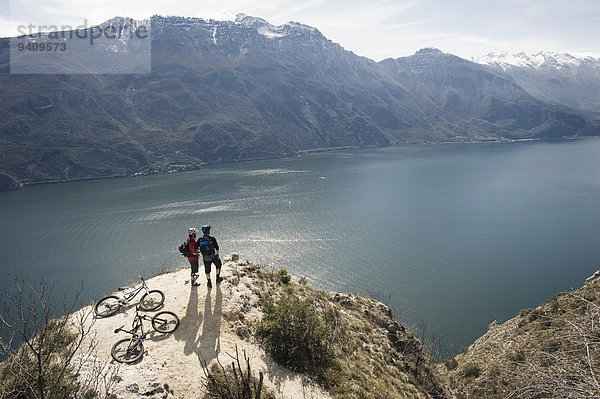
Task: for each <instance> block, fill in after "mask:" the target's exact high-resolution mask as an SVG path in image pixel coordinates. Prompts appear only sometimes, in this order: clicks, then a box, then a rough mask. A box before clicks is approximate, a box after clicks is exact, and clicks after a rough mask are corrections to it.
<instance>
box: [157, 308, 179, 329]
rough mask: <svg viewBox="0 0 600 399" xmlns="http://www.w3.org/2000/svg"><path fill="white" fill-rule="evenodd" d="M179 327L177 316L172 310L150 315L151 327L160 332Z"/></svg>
mask: <svg viewBox="0 0 600 399" xmlns="http://www.w3.org/2000/svg"><path fill="white" fill-rule="evenodd" d="M177 327H179V317H177V315H176V314H175V313H173V312H168V311H166V310H165V311H163V312H158V313H157V314H155V315H154V316H152V328H154V329H155V330H156V331H158V332H160V333H170V332H173V331H175V330H177Z"/></svg>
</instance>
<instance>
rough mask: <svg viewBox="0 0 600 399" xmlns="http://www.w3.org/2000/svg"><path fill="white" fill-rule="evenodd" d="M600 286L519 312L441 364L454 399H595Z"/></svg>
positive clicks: (599, 367)
mask: <svg viewBox="0 0 600 399" xmlns="http://www.w3.org/2000/svg"><path fill="white" fill-rule="evenodd" d="M599 327H600V282H598V281H596V282H593V283H588V284H586V285H585V286H584V287H582V288H580V289H578V290H576V291H573V292H564V293H560V294H558V295H556V296H554V297H553V298H552V299H551V300H550V301H548V302H546V303H545V304H543V305H541V306H539V307H538V308H536V309H524V310H522V311H521V312H520V313H519V315H518V316H517V317H515V318H513V319H511V320H509V321H507V322H506V323H504V324H502V325H497V324H492V325H490V329H489V331H488V332H487V333H486V334H485V335H483V336H482V337H481V338H479V339H478V340H477V341H476V342H475V343H474V344H472V345H471V346H470V347H469V348H467V349H466V350H465V351H464V352H463V353H462V354H460V355H458V356H457V357H456V358H454V359H452V360H449V361H447V362H446V364H445V367H444V366H440V369H443V370H447V375H448V382H449V384H450V386H451V388H452V389H453V391H454V392H455V394H456V396H457V398H512V397H514V398H561V397H565V398H566V397H599V396H600V385H598V383H597V379H596V377H595V373H597V372H598V371H600V356H599V355H600V329H599Z"/></svg>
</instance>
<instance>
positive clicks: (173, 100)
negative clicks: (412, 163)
mask: <svg viewBox="0 0 600 399" xmlns="http://www.w3.org/2000/svg"><path fill="white" fill-rule="evenodd" d="M120 20H122V21H126V19H119V18H117V19H115V21H120ZM113 22H114V21H113ZM151 27H152V29H151V32H152V52H151V62H152V73H150V74H137V75H136V74H133V75H132V74H129V75H98V74H96V75H78V74H70V75H56V74H54V75H16V74H9V73H8V72H9V70H10V57H9V40H8V39H1V40H0V72H4V73H0V87H1V88H2V91H3V94H4V97H5V98H6V99H8V100H7V101H3V102H2V103H1V104H0V183H1V185H2V187H1V188H2V189H8V188H14V187H17V186H18V185H19V184H21V183H34V182H42V181H51V180H68V179H73V178H88V177H105V176H125V175H131V174H135V173H157V172H163V171H169V170H182V169H189V168H196V167H198V166H199V165H201V164H202V163H207V162H221V161H231V160H240V159H253V158H265V157H273V156H283V155H287V154H293V153H295V152H297V151H302V150H311V149H319V148H335V147H346V146H358V147H366V146H382V145H389V144H394V143H410V142H441V141H480V140H512V139H521V138H536V139H538V138H557V137H563V136H565V137H578V136H596V135H598V134H600V127H599V126H600V123H599V122H598V121H597V120H594V118H593V117H591V116H590V115H587V114H583V113H581V112H579V111H574V110H572V109H569V108H568V107H566V106H562V105H556V104H549V103H547V102H544V101H541V100H539V99H537V98H535V97H533V96H532V95H530V94H529V93H527V92H526V91H525V90H523V89H522V88H521V87H519V86H518V85H517V84H516V83H515V82H514V81H513V80H512V79H511V78H510V77H509V76H508V75H506V74H505V73H504V72H500V71H498V72H494V71H492V70H490V69H489V68H486V67H483V66H480V65H478V64H475V63H472V62H469V61H466V60H463V59H460V58H458V57H455V56H451V55H449V54H443V53H441V52H439V51H436V50H427V49H426V50H423V51H420V52H418V53H417V54H415V55H414V56H411V57H404V58H400V59H397V60H385V61H382V62H380V63H376V62H374V61H372V60H370V59H367V58H365V57H360V56H357V55H355V54H354V53H352V52H350V51H347V50H345V49H343V48H342V47H341V46H340V45H339V44H336V43H333V42H331V41H330V40H328V39H327V38H326V37H324V36H323V35H322V34H321V33H320V32H319V31H318V30H317V29H316V28H313V27H309V26H306V25H302V24H299V23H293V22H291V23H288V24H284V25H281V26H273V25H270V24H269V23H267V22H266V21H264V20H262V19H260V18H253V17H249V16H245V15H239V16H238V17H237V19H236V20H235V21H214V20H208V21H207V20H203V19H199V18H180V17H160V16H155V17H152V18H151Z"/></svg>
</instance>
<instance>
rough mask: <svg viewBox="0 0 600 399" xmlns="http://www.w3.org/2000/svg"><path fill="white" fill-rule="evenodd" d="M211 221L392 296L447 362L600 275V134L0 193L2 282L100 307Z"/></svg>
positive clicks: (224, 240)
mask: <svg viewBox="0 0 600 399" xmlns="http://www.w3.org/2000/svg"><path fill="white" fill-rule="evenodd" d="M203 224H211V225H212V226H213V229H212V232H213V235H215V236H216V237H217V239H218V240H219V244H220V246H221V251H222V253H230V252H232V251H236V252H239V253H240V255H241V256H242V258H249V259H250V260H253V261H260V262H262V263H265V264H269V265H275V267H277V268H280V267H285V268H287V269H288V270H289V271H290V273H291V274H292V275H293V276H294V277H295V278H299V277H301V276H304V277H306V278H307V279H308V280H309V283H310V285H312V286H314V287H316V288H320V289H327V290H340V291H354V292H358V293H361V294H371V295H375V296H378V297H380V298H382V299H386V300H387V299H389V301H388V302H389V304H390V305H391V306H392V308H393V309H394V310H395V312H396V314H397V315H398V317H399V318H400V320H401V321H403V322H406V323H408V324H413V325H417V326H420V327H421V328H425V329H426V330H427V332H426V335H429V336H435V337H436V340H437V341H438V342H439V343H441V344H442V352H443V354H444V355H445V356H448V355H452V354H455V353H457V352H459V351H460V349H461V348H462V347H463V346H467V345H469V344H470V343H472V341H473V340H474V339H476V338H477V337H479V336H480V335H481V334H483V333H484V332H485V331H486V329H487V325H488V324H489V323H490V322H491V321H493V320H495V319H496V320H499V321H502V320H507V319H508V318H510V317H513V316H514V315H516V314H517V313H518V311H519V310H520V309H522V308H524V307H535V306H537V305H539V304H540V303H542V302H543V301H545V300H547V299H549V298H550V297H552V296H553V295H554V294H556V293H558V292H559V291H563V290H568V289H569V288H570V287H573V288H577V287H579V286H581V285H582V284H583V282H584V280H585V278H586V277H588V276H589V275H591V274H592V273H593V272H594V271H595V270H597V269H599V268H600V140H587V141H567V142H555V143H511V144H452V145H411V146H399V147H389V148H381V149H366V150H348V151H340V152H327V153H315V154H307V155H303V156H298V157H292V158H284V159H272V160H264V161H252V162H239V163H230V164H221V165H212V166H209V167H207V168H205V169H204V170H198V171H191V172H185V173H178V174H168V175H157V176H146V177H140V178H121V179H106V180H94V181H79V182H72V183H67V184H55V185H40V186H32V187H28V188H26V189H24V190H20V191H16V192H6V193H0V267H1V271H2V274H1V277H0V281H1V282H2V283H5V284H7V283H8V284H10V280H11V277H13V276H21V277H24V276H26V275H27V276H30V277H32V278H35V279H38V278H40V277H44V278H46V279H47V280H50V281H55V280H56V281H58V288H59V289H60V290H63V291H72V290H73V289H74V288H75V287H77V286H79V283H80V282H81V281H84V283H85V292H84V298H83V300H84V301H86V302H89V301H91V300H93V299H94V298H99V297H101V296H103V295H105V294H107V293H109V292H112V291H113V290H114V289H115V288H116V287H117V286H120V285H123V284H126V283H130V282H133V281H135V279H136V276H137V274H138V273H142V274H145V275H149V274H150V272H151V271H152V270H154V269H155V268H157V267H159V266H160V265H161V264H169V265H173V266H178V267H183V266H186V265H187V261H186V260H185V259H184V258H183V257H182V256H181V255H179V253H178V252H177V250H176V247H177V246H178V244H179V243H180V242H182V241H183V240H184V239H185V238H186V229H187V227H189V226H196V227H200V226H201V225H203ZM184 288H186V287H182V289H184Z"/></svg>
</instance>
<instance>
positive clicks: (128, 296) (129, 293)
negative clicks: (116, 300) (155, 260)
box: [121, 276, 149, 302]
mask: <svg viewBox="0 0 600 399" xmlns="http://www.w3.org/2000/svg"><path fill="white" fill-rule="evenodd" d="M139 277H140V280H142V285H141V286H140V288H137V289H136V288H134V289H132V290H131V291H125V290H123V291H122V292H121V293H122V294H123V300H124V301H127V302H131V300H132V299H133V298H135V297H136V296H137V294H139V293H140V292H141V291H142V290H144V291H146V293H148V291H149V290H148V286H147V285H146V280H144V279H143V278H142V276H139Z"/></svg>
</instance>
